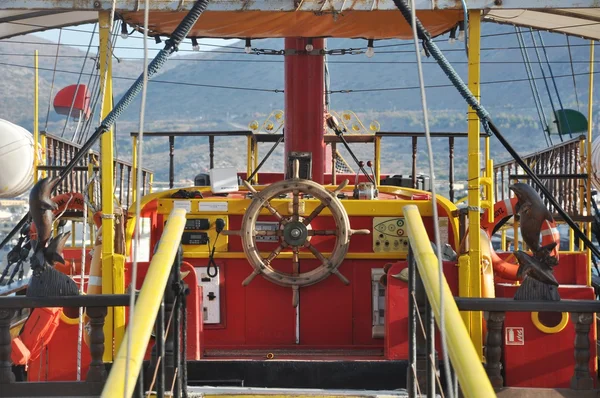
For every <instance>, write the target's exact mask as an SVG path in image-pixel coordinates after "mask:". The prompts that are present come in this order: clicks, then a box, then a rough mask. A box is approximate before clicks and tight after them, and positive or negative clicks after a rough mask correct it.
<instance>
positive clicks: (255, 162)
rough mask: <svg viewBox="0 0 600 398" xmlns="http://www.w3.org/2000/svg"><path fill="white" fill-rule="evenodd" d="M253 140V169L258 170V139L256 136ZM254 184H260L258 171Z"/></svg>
mask: <svg viewBox="0 0 600 398" xmlns="http://www.w3.org/2000/svg"><path fill="white" fill-rule="evenodd" d="M252 142H253V146H252V152H253V153H254V154H253V155H252V158H253V159H254V167H253V168H252V169H253V170H256V169H258V140H257V139H256V138H255V137H253V139H252ZM254 184H258V173H256V174H255V175H254Z"/></svg>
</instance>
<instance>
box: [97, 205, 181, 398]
mask: <svg viewBox="0 0 600 398" xmlns="http://www.w3.org/2000/svg"><path fill="white" fill-rule="evenodd" d="M185 213H186V212H185V210H184V209H173V211H171V214H169V218H168V219H167V224H166V226H165V229H164V231H163V234H162V236H161V238H160V242H159V244H158V249H157V250H156V253H155V254H154V256H153V257H152V261H150V265H149V267H148V273H147V274H146V278H145V279H144V284H143V285H142V289H141V290H140V293H139V296H138V299H137V301H136V304H135V311H134V315H133V321H132V323H131V325H129V327H128V328H127V331H126V332H125V336H124V338H123V342H126V341H127V337H128V334H129V333H132V334H133V336H134V339H133V344H132V346H131V352H130V354H131V355H130V356H129V358H128V357H127V344H125V343H123V344H121V347H120V348H119V352H118V354H117V356H116V358H115V361H114V363H113V366H112V368H111V371H110V375H109V376H108V380H107V381H106V384H105V386H104V390H103V391H102V397H103V398H113V397H123V396H128V397H130V396H131V394H133V390H134V388H135V383H136V380H137V378H138V375H139V372H140V370H141V368H142V363H143V361H144V354H145V353H146V348H147V347H148V341H149V340H150V334H151V333H152V328H153V327H154V322H155V320H156V315H157V313H158V308H159V306H160V302H161V300H162V294H157V292H164V290H165V287H166V285H167V280H168V279H169V273H170V272H171V265H172V264H173V261H174V260H175V255H176V254H177V250H178V248H179V244H180V242H181V234H182V233H183V228H184V226H185ZM127 363H129V375H128V380H127V391H125V367H126V366H127ZM125 393H126V394H125Z"/></svg>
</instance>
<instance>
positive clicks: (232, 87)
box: [0, 62, 600, 94]
mask: <svg viewBox="0 0 600 398" xmlns="http://www.w3.org/2000/svg"><path fill="white" fill-rule="evenodd" d="M0 65H3V66H9V67H16V68H25V69H33V66H30V65H18V64H10V63H4V62H0ZM38 69H39V70H46V71H51V70H52V69H50V68H38ZM56 72H57V73H65V74H79V72H78V71H69V70H57V71H56ZM592 74H594V75H595V74H600V71H594V72H592ZM84 75H88V74H84ZM589 75H590V72H581V73H576V74H575V76H589ZM571 77H572V75H571V74H570V73H569V74H567V75H556V76H554V78H571ZM542 79H543V78H541V77H536V78H535V79H534V80H542ZM113 80H129V81H132V80H136V79H135V78H132V77H125V76H113ZM526 81H528V79H527V78H518V79H503V80H490V81H485V82H481V83H480V85H490V84H506V83H518V82H526ZM148 83H151V84H154V83H158V84H172V85H183V86H190V87H205V88H215V89H227V90H241V91H257V92H271V93H283V92H284V90H283V89H267V88H255V87H239V86H225V85H217V84H203V83H192V82H177V81H170V80H150V81H149V82H148ZM425 87H426V88H447V87H454V86H453V85H452V84H431V85H427V86H425ZM418 89H419V86H405V87H385V88H372V89H369V88H367V89H344V90H331V91H330V93H331V94H352V93H364V92H378V91H402V90H418Z"/></svg>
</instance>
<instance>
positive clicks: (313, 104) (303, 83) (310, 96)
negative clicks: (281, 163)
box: [284, 38, 325, 184]
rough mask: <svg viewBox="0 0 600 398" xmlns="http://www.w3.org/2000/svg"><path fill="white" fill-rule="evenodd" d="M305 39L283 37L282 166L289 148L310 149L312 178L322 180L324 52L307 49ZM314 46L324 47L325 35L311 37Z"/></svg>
mask: <svg viewBox="0 0 600 398" xmlns="http://www.w3.org/2000/svg"><path fill="white" fill-rule="evenodd" d="M307 43H308V39H304V38H286V39H285V49H286V50H287V51H289V50H295V51H293V52H294V54H288V55H286V56H285V124H284V128H285V133H284V134H285V167H286V168H287V165H288V161H287V156H288V153H290V152H310V153H312V179H313V181H315V182H318V183H319V184H323V183H324V174H325V141H324V139H323V134H324V123H325V115H324V111H323V110H324V107H325V100H324V92H325V75H324V73H325V71H324V56H323V55H309V54H307V52H306V44H307ZM312 45H313V48H314V50H321V49H323V45H324V39H312Z"/></svg>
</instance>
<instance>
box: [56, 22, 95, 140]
mask: <svg viewBox="0 0 600 398" xmlns="http://www.w3.org/2000/svg"><path fill="white" fill-rule="evenodd" d="M96 26H98V24H94V32H95V31H96ZM93 40H94V34H93V33H92V34H91V35H90V42H89V44H88V48H87V52H86V53H85V58H84V59H83V64H82V65H81V72H80V73H79V77H78V79H77V85H76V86H75V87H77V88H76V89H75V95H73V99H72V100H71V107H70V108H69V113H68V114H67V117H66V118H65V125H64V126H63V130H62V133H61V134H60V136H61V138H62V137H64V135H65V131H66V130H67V125H68V124H69V116H71V112H73V106H74V105H75V100H76V98H77V94H78V93H79V83H81V78H82V77H83V71H84V70H85V64H86V62H87V57H88V55H89V53H90V49H91V48H92V41H93ZM86 88H87V87H86ZM78 130H79V129H77V130H75V132H74V133H73V138H72V139H71V141H73V142H74V141H75V136H76V135H77V132H78Z"/></svg>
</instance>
